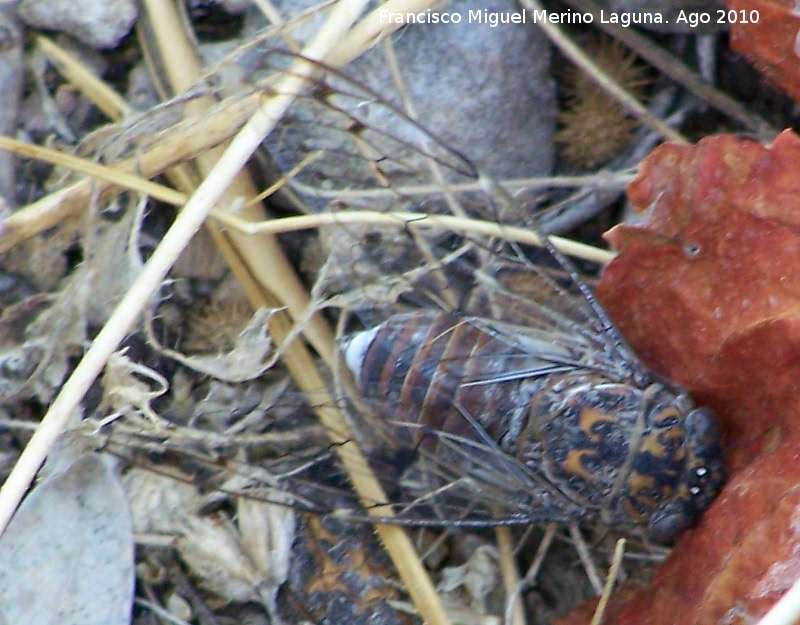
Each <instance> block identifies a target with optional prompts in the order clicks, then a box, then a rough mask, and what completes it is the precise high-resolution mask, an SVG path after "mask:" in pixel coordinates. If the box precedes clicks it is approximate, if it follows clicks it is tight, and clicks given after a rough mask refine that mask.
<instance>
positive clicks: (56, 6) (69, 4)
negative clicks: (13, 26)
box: [17, 0, 137, 48]
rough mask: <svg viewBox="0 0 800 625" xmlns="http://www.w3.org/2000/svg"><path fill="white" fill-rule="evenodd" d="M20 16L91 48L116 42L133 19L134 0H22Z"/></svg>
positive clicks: (27, 21)
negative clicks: (73, 38)
mask: <svg viewBox="0 0 800 625" xmlns="http://www.w3.org/2000/svg"><path fill="white" fill-rule="evenodd" d="M17 12H18V15H19V17H20V19H21V20H22V21H23V22H25V23H26V24H29V25H30V26H35V27H36V28H44V29H46V30H54V31H57V32H62V33H66V34H68V35H71V36H73V37H75V38H76V39H78V40H79V41H82V42H84V43H86V44H88V45H90V46H92V47H95V48H112V47H114V46H116V45H117V44H118V43H119V41H120V39H122V38H123V37H124V36H125V35H126V34H127V33H128V32H129V31H130V29H131V27H132V26H133V23H134V22H135V21H136V16H137V9H136V2H135V1H134V0H22V1H21V2H20V3H19V5H18V7H17Z"/></svg>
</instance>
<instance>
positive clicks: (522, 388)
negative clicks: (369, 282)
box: [344, 310, 723, 542]
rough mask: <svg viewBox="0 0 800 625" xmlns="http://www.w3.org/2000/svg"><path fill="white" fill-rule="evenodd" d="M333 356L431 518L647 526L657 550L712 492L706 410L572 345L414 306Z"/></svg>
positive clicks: (717, 462)
mask: <svg viewBox="0 0 800 625" xmlns="http://www.w3.org/2000/svg"><path fill="white" fill-rule="evenodd" d="M553 338H556V339H557V338H558V337H553ZM344 354H345V359H346V361H347V364H348V367H349V368H350V370H351V371H352V372H353V374H354V376H355V378H356V384H357V387H358V391H359V393H360V394H361V396H362V397H363V398H364V401H365V403H366V404H367V406H368V407H369V410H370V411H372V412H373V413H375V415H376V416H378V417H380V418H381V419H382V420H383V424H384V425H383V426H382V427H383V428H384V431H383V432H382V433H380V434H381V435H385V434H387V433H388V440H391V441H392V442H393V444H394V445H395V446H397V447H404V448H412V449H414V450H416V452H417V453H416V456H415V458H414V459H413V460H411V461H410V465H409V466H410V467H412V468H413V474H414V479H413V480H408V479H406V480H404V486H405V487H406V488H410V489H411V490H412V491H415V492H414V497H415V498H416V500H418V501H424V502H426V503H427V504H431V507H432V508H433V509H435V510H437V513H438V514H442V513H443V512H442V511H443V510H445V511H446V510H450V511H451V512H450V513H449V514H453V513H455V511H457V510H462V511H463V510H465V507H464V506H470V503H469V501H468V500H469V499H470V493H472V496H473V499H474V496H475V495H477V496H478V497H479V498H481V502H482V503H481V505H482V506H484V507H485V503H486V501H487V500H488V501H491V502H492V505H493V506H494V507H495V510H494V511H495V513H496V511H497V506H501V507H502V509H503V510H505V511H510V512H508V514H507V518H514V519H516V520H518V521H526V520H527V521H529V522H530V521H532V522H542V521H567V520H572V521H581V520H590V521H591V520H600V521H602V522H604V523H607V524H609V525H617V526H623V527H628V528H633V527H640V526H645V527H647V530H648V533H649V535H650V537H651V538H652V539H654V540H656V541H659V542H668V541H670V540H672V539H674V537H675V536H676V535H677V533H678V532H680V531H681V530H682V529H684V528H685V527H687V526H688V525H690V524H691V523H692V522H694V521H695V520H696V518H697V516H698V515H699V514H700V513H701V512H702V511H703V510H704V509H705V508H706V507H707V506H708V504H709V503H710V502H711V501H712V500H713V498H714V496H715V495H716V494H717V492H718V490H719V488H720V486H721V483H722V479H723V469H722V462H721V454H720V448H719V445H718V434H717V431H716V421H715V418H714V416H713V414H712V413H710V411H708V410H705V409H702V408H701V409H694V408H693V406H692V403H691V401H690V399H689V397H688V395H687V394H686V393H685V392H683V391H682V390H680V389H677V388H675V387H674V386H672V385H669V384H667V383H664V382H661V381H654V380H653V378H652V377H650V376H645V377H644V381H641V380H640V381H635V380H633V379H630V380H621V379H618V378H617V376H615V375H613V374H609V372H607V371H605V370H604V369H603V368H601V367H597V366H593V364H592V362H591V361H590V360H587V352H586V351H585V346H584V345H582V344H581V341H580V339H579V338H578V339H574V340H572V341H569V340H566V341H563V340H562V341H559V340H548V337H547V335H546V333H543V332H537V331H535V330H531V329H530V328H522V327H516V326H513V327H508V326H507V324H502V323H498V322H495V321H492V320H487V319H484V318H479V317H470V316H467V315H461V314H451V313H446V312H437V311H433V310H419V311H416V312H413V313H408V314H397V315H394V316H392V317H390V318H389V319H387V320H386V321H385V322H383V323H382V324H380V325H378V326H377V327H375V328H373V329H371V330H369V331H365V332H361V333H359V334H357V335H355V336H354V337H352V338H351V339H349V340H348V342H347V345H346V347H345V349H344ZM386 440H387V439H386V437H384V441H383V442H382V443H377V446H378V447H381V448H385V447H386V446H387V445H386ZM369 444H370V443H369V441H368V445H369ZM408 473H410V471H407V474H408ZM487 491H489V492H488V493H487ZM487 495H488V496H487ZM476 507H477V506H476V505H475V504H471V508H472V510H467V516H468V515H470V514H471V515H473V516H474V513H475V508H476ZM444 514H448V512H444ZM487 514H491V512H487Z"/></svg>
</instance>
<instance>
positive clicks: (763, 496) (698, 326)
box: [563, 131, 800, 625]
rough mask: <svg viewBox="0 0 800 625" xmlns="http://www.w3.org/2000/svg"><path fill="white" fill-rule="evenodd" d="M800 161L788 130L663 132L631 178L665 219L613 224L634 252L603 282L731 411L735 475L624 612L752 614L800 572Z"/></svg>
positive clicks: (625, 322) (648, 615)
mask: <svg viewBox="0 0 800 625" xmlns="http://www.w3.org/2000/svg"><path fill="white" fill-rule="evenodd" d="M799 165H800V138H799V137H798V136H797V135H795V134H793V133H791V132H788V131H787V132H784V133H782V134H781V135H780V136H778V137H777V138H776V140H775V141H774V143H773V144H772V145H771V146H769V147H764V146H761V145H759V144H757V143H754V142H751V141H745V140H742V139H738V138H736V137H732V136H719V137H712V138H709V139H705V140H703V141H701V142H700V143H698V144H697V145H696V146H682V145H664V146H661V147H660V148H658V149H656V150H655V151H654V152H653V154H652V155H651V156H650V157H649V158H648V159H647V160H646V161H645V162H644V163H642V165H641V167H640V173H639V176H638V178H637V179H636V181H634V183H633V184H632V185H631V187H630V189H629V197H630V199H631V201H632V202H633V203H634V204H635V205H636V206H637V207H639V208H640V209H642V210H644V209H647V208H652V211H653V212H652V216H651V219H650V222H649V223H648V224H647V225H646V226H643V227H631V226H618V227H616V228H615V229H614V230H612V231H611V232H610V233H609V234H608V239H609V240H610V241H611V242H612V243H613V244H614V245H615V246H616V247H618V248H619V249H620V252H621V253H620V256H619V257H618V258H617V259H616V260H615V261H613V262H612V263H611V264H610V265H609V267H608V268H607V270H606V273H605V275H604V276H603V279H602V280H601V283H600V285H599V288H598V295H599V297H600V298H601V300H602V301H603V304H604V305H605V306H606V307H607V308H608V310H609V312H610V313H611V315H612V317H613V318H614V320H615V321H616V322H617V323H618V325H619V326H620V328H621V329H622V331H623V333H624V334H625V336H626V337H627V338H628V339H629V341H630V342H631V343H632V345H633V347H634V349H636V350H637V351H638V353H639V354H640V355H641V356H642V358H643V359H644V360H645V361H646V362H647V363H648V364H650V365H652V366H654V367H656V368H657V369H659V370H660V371H662V372H664V373H666V374H667V375H669V376H670V377H671V378H673V379H675V380H677V381H678V382H680V383H681V384H683V385H685V386H686V387H687V388H688V389H689V390H690V391H692V392H693V394H694V395H695V397H696V398H697V399H698V400H699V402H700V403H702V404H706V405H709V406H711V407H712V408H714V410H716V411H717V413H718V415H719V416H720V420H721V422H722V428H723V436H724V441H725V446H726V451H727V460H728V467H729V470H730V474H731V477H730V481H729V484H728V485H727V486H726V488H725V490H724V491H723V493H722V495H721V496H720V497H719V499H718V500H717V501H716V502H715V503H714V504H713V505H712V506H711V508H710V509H709V510H708V511H707V513H706V514H705V515H704V518H703V520H702V522H701V523H700V525H699V526H698V527H697V528H695V529H692V530H689V531H688V532H686V533H685V534H684V535H683V536H682V538H681V540H680V542H679V544H678V545H677V546H676V548H675V550H674V552H673V554H672V556H671V557H670V559H669V560H668V561H667V563H666V564H665V565H664V567H663V568H662V569H661V570H660V572H659V573H658V574H657V575H656V577H655V579H654V580H653V582H652V583H651V585H650V586H649V587H648V588H646V589H644V590H642V591H641V592H631V591H628V592H630V596H631V598H630V600H629V601H628V602H619V601H618V602H615V606H612V610H611V613H610V614H609V615H608V617H607V618H608V619H609V620H608V622H617V623H641V622H644V621H646V622H648V623H652V624H659V623H664V624H665V625H666V624H667V623H669V624H670V625H673V624H678V623H697V624H701V623H718V622H723V621H724V622H726V623H745V622H752V621H753V620H755V619H757V618H758V617H759V616H761V615H763V614H764V613H765V612H766V611H767V609H769V607H770V606H771V605H772V604H773V603H774V601H775V600H776V599H777V598H779V597H780V595H781V594H782V593H783V592H784V591H785V590H786V589H787V588H788V586H789V584H791V582H793V581H794V580H795V579H796V578H797V577H798V574H800V535H798V531H797V528H798V519H800V489H799V488H798V487H797V484H798V483H800V466H798V465H797V462H796V458H797V455H798V453H800V434H798V432H797V428H796V426H795V424H796V422H797V418H798V415H800V385H798V383H797V380H800V213H798V212H797V206H798V205H800V179H798V177H797V175H796V172H797V171H798V166H799ZM676 606H680V609H679V610H677V609H676ZM563 622H564V623H574V622H583V621H582V620H578V619H577V618H576V619H573V620H569V619H568V620H565V621H563Z"/></svg>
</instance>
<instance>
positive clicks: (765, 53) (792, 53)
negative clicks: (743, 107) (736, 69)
mask: <svg viewBox="0 0 800 625" xmlns="http://www.w3.org/2000/svg"><path fill="white" fill-rule="evenodd" d="M727 5H728V8H729V9H731V11H732V12H735V16H736V19H735V20H731V19H729V20H728V21H729V23H730V25H731V37H730V42H731V48H732V49H733V50H735V51H736V52H739V53H740V54H743V55H744V56H745V57H747V59H748V60H749V61H750V63H752V64H753V66H754V67H755V68H756V69H757V70H758V71H759V72H760V73H761V74H762V75H763V76H765V77H766V78H767V79H768V80H770V81H771V82H772V83H773V84H775V85H776V86H777V87H779V88H781V89H783V90H784V91H785V92H786V93H788V94H789V95H790V96H792V97H793V98H794V100H795V102H798V101H800V64H798V58H797V43H796V41H797V34H798V31H800V15H798V14H797V12H796V8H795V4H794V3H793V2H787V1H786V0H781V1H776V0H727Z"/></svg>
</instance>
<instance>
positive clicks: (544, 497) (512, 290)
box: [108, 51, 641, 525]
mask: <svg viewBox="0 0 800 625" xmlns="http://www.w3.org/2000/svg"><path fill="white" fill-rule="evenodd" d="M294 58H295V57H294V56H293V55H291V54H289V53H286V52H282V51H271V52H269V53H267V54H266V55H265V56H264V57H263V59H262V61H261V71H262V72H263V77H262V78H260V80H259V86H260V88H263V89H264V90H266V91H270V90H271V89H274V84H275V81H274V80H272V76H273V75H274V73H275V72H279V71H285V70H286V68H287V67H289V65H290V62H291V61H292V60H293V59H294ZM265 148H266V150H267V151H268V153H269V155H270V156H271V158H272V160H273V161H274V162H275V164H276V165H277V167H278V169H279V171H280V172H282V173H281V175H280V179H279V180H277V181H272V182H278V183H279V184H278V186H280V187H281V197H280V198H276V201H277V202H278V203H279V204H280V205H282V206H285V205H286V204H287V203H288V204H289V205H290V206H292V207H294V208H296V209H299V210H301V211H304V212H308V213H321V212H331V211H333V212H335V213H336V214H344V213H345V212H346V211H353V210H361V211H364V210H369V211H380V212H384V213H405V214H408V213H414V214H416V215H417V218H415V219H416V221H418V222H419V223H415V220H411V221H409V220H408V219H405V218H404V219H401V218H398V219H397V222H396V225H385V224H381V225H375V224H370V223H368V222H365V223H360V224H359V223H355V224H354V223H347V224H345V223H343V221H344V220H343V221H342V223H335V225H333V226H331V227H326V228H324V229H322V230H321V232H320V234H319V239H318V240H317V241H314V242H313V246H312V247H314V249H316V250H317V257H321V258H322V261H321V262H318V263H317V265H316V266H315V267H313V268H312V269H311V270H310V273H311V274H312V275H313V276H314V284H313V290H312V294H313V297H314V301H315V302H316V306H317V307H318V308H319V309H320V310H324V311H326V312H328V313H330V314H332V315H335V316H336V318H337V321H338V327H339V344H340V347H341V349H342V350H343V352H347V350H348V346H350V345H352V343H353V341H354V338H355V337H358V336H360V335H363V333H365V332H367V333H369V332H380V333H381V336H382V334H383V330H385V329H386V328H389V326H392V327H394V326H397V327H398V330H397V332H396V333H395V336H394V339H391V340H390V339H386V345H387V347H386V351H387V352H392V351H393V350H395V347H397V349H399V350H400V351H401V352H403V353H405V354H407V356H404V360H403V359H400V358H398V359H397V362H398V363H400V362H401V361H402V363H407V365H408V366H407V367H405V364H404V365H403V366H404V367H405V369H404V370H402V371H395V372H394V373H392V374H391V375H395V376H397V379H398V381H399V382H398V383H399V386H398V387H397V388H398V389H402V390H398V391H397V392H398V393H401V392H409V393H411V395H413V394H414V392H415V390H414V389H415V388H416V389H417V390H419V391H420V392H422V391H425V392H426V393H427V392H429V391H430V389H435V394H436V397H435V398H434V399H435V401H433V400H432V399H431V398H430V397H427V398H425V399H424V400H423V401H422V402H418V403H417V404H414V403H408V402H407V403H406V404H404V405H406V406H412V407H413V406H414V405H417V406H420V410H421V411H427V412H430V413H436V414H435V416H433V417H431V418H423V417H422V416H421V415H420V414H403V413H398V412H397V411H396V410H394V409H393V407H392V403H393V402H392V401H391V398H388V400H387V397H382V398H376V397H374V396H369V395H364V394H363V393H360V392H359V390H358V388H357V387H358V384H356V385H355V390H353V388H354V385H353V384H352V382H349V381H347V380H342V379H340V380H339V383H338V385H337V387H338V390H337V391H333V392H329V393H327V394H326V399H325V400H324V401H331V400H330V399H329V398H330V397H336V398H338V399H336V400H334V401H335V402H336V403H337V405H338V407H339V408H342V409H345V410H347V411H348V412H349V413H350V414H351V415H352V417H353V418H352V421H353V424H354V425H355V429H356V434H355V435H356V437H357V438H358V439H359V443H360V444H361V445H362V446H363V447H364V449H365V452H366V454H367V456H368V458H369V461H370V464H371V465H372V467H373V469H374V470H375V472H376V473H377V475H378V476H379V477H380V479H381V481H382V484H383V486H384V490H385V491H386V493H387V496H388V499H389V500H388V501H375V502H372V503H370V502H363V501H361V502H359V501H358V500H357V499H356V497H355V496H353V495H352V494H351V493H350V491H349V490H348V485H347V477H346V475H345V474H344V471H343V470H342V468H341V467H340V464H339V460H338V457H337V454H336V449H335V448H334V447H333V446H332V444H331V443H330V442H329V440H330V439H329V437H327V436H326V435H325V433H324V432H320V431H319V429H320V428H319V427H318V426H315V425H314V422H313V419H312V417H310V415H309V410H308V406H307V404H306V403H304V402H301V400H300V399H299V397H296V396H292V395H290V394H287V395H286V396H285V397H283V398H282V401H281V402H279V404H276V405H271V406H261V407H259V408H258V409H257V411H260V414H261V415H262V417H261V418H259V419H258V422H259V426H258V429H257V430H256V431H251V432H249V433H248V434H247V435H238V434H237V435H235V436H227V437H223V436H222V435H221V433H219V432H213V433H209V432H205V431H203V430H202V429H201V428H199V427H197V426H194V425H193V426H192V427H191V428H188V427H175V428H173V429H171V430H169V431H166V432H165V431H163V430H159V429H158V428H156V429H155V430H151V431H146V430H147V428H141V427H140V429H139V431H136V432H131V431H123V429H118V431H117V432H116V434H115V436H113V437H112V438H111V441H110V442H109V443H108V447H109V448H113V450H114V451H115V453H119V454H120V455H129V454H131V453H134V454H135V453H138V452H141V453H144V454H145V455H146V456H147V458H148V460H147V462H149V463H150V464H151V465H153V466H154V467H155V468H157V469H159V470H162V471H166V472H173V471H177V473H178V474H179V475H183V476H186V477H192V478H197V477H198V476H200V475H203V474H204V473H205V472H206V471H208V467H216V468H217V469H218V470H217V471H211V472H210V474H209V478H208V480H207V483H208V485H209V486H210V487H213V488H215V489H218V490H221V491H227V492H236V493H240V494H247V495H250V496H257V497H259V498H263V499H268V500H270V501H276V502H278V503H286V504H290V505H294V506H297V507H299V508H301V509H304V510H309V511H313V512H321V513H330V512H331V511H334V510H336V511H338V513H339V514H344V515H346V516H349V517H352V518H364V516H365V515H364V512H363V510H364V506H366V507H369V506H370V505H375V506H380V505H385V504H386V503H391V504H392V505H393V506H394V510H395V513H396V517H393V518H392V519H391V521H392V522H399V523H411V524H416V525H442V524H448V525H449V524H456V525H491V524H496V523H530V522H546V521H561V522H567V521H574V520H580V519H582V518H584V517H586V516H587V515H590V512H587V511H586V509H585V507H584V506H583V505H582V502H580V501H575V500H573V499H571V498H570V496H569V495H568V494H566V493H567V491H566V489H564V488H562V487H561V485H559V484H557V483H555V482H554V481H553V480H552V478H551V476H550V475H549V474H548V472H547V471H546V470H545V469H544V468H541V469H539V468H537V463H536V454H544V453H545V452H544V451H542V450H537V449H536V448H533V449H528V450H527V451H526V461H525V462H522V461H521V460H520V459H519V458H518V457H517V455H515V449H516V447H517V442H516V441H515V436H519V434H520V432H519V430H520V426H519V423H520V421H521V420H522V419H523V418H524V414H525V412H526V411H527V410H528V407H529V403H530V399H531V396H532V394H534V393H536V392H537V390H539V389H541V388H543V385H546V384H547V383H548V381H549V379H550V377H551V376H553V375H554V374H556V373H565V372H578V373H580V374H585V375H586V376H588V379H590V378H591V376H592V375H594V374H598V373H599V374H602V375H603V376H604V379H618V380H623V379H626V378H629V377H630V376H631V375H632V374H633V373H634V372H636V371H638V370H639V369H640V368H641V366H640V365H639V363H638V361H637V360H636V359H635V356H633V355H632V354H631V353H630V352H629V350H627V348H625V346H624V343H623V342H622V340H621V339H620V338H619V336H618V335H617V334H616V331H615V330H614V329H613V327H611V326H610V323H609V322H608V320H607V319H606V318H605V316H604V313H603V312H602V309H600V307H599V305H598V304H597V303H596V302H595V301H594V300H593V299H592V297H591V295H590V293H589V291H588V288H587V287H586V286H585V285H584V284H583V283H581V282H580V280H579V279H578V278H577V276H576V273H575V270H574V269H573V268H572V266H571V265H570V264H569V263H568V262H567V261H566V260H565V259H564V258H563V257H562V256H561V255H560V254H558V253H557V252H555V250H553V248H552V247H550V246H547V247H545V248H536V249H529V248H525V247H523V246H521V245H519V244H517V243H515V242H513V241H508V240H506V239H504V238H501V237H486V236H479V235H476V234H472V233H471V232H470V230H469V228H466V227H465V228H460V229H456V230H453V229H443V228H435V229H434V228H427V227H419V226H420V224H421V223H422V222H424V221H425V215H449V216H453V217H460V218H468V219H482V220H487V221H491V222H492V223H495V224H504V225H516V226H519V225H525V226H527V227H529V228H532V229H534V230H535V229H536V223H537V216H536V214H530V215H526V214H524V213H522V212H520V210H519V207H517V206H515V205H514V203H513V202H511V201H509V199H508V198H507V197H505V195H504V194H503V193H502V191H501V189H500V188H499V187H498V186H497V185H493V184H487V183H486V181H485V179H483V178H482V176H481V174H480V172H479V170H478V169H477V168H476V167H475V166H474V165H473V164H472V163H471V162H470V161H469V160H468V159H467V158H466V157H464V156H463V155H461V154H460V153H458V152H456V151H454V150H452V149H451V148H449V147H448V146H447V145H445V144H444V143H443V142H442V141H440V140H438V139H437V138H436V137H435V136H434V135H433V134H432V133H430V132H428V131H426V130H425V129H424V127H423V126H422V125H420V124H418V123H417V122H415V121H414V120H413V119H411V117H410V116H408V115H406V114H405V113H404V112H403V111H402V110H400V109H399V108H398V107H396V106H395V105H393V104H392V103H390V102H388V101H386V100H385V99H383V98H382V97H380V96H379V95H378V94H376V93H374V92H372V91H371V90H369V89H368V88H366V87H365V86H363V85H361V84H359V83H358V82H356V81H354V80H352V79H350V78H348V77H347V76H346V75H344V74H343V73H341V72H338V71H336V70H331V69H330V68H326V67H324V66H322V65H319V66H318V73H317V76H316V77H315V78H314V80H313V84H312V85H311V87H310V88H309V89H308V91H307V92H306V93H305V95H304V96H303V97H301V98H300V99H299V100H298V101H297V102H296V103H295V105H294V106H293V108H292V109H291V110H290V112H289V114H288V115H287V116H286V117H285V118H284V119H283V121H282V122H281V126H280V128H279V129H278V130H277V131H276V132H274V133H273V134H272V135H271V136H270V137H269V138H268V140H267V141H266V143H265ZM334 221H335V220H334ZM312 264H313V263H312ZM404 323H405V324H406V325H405V326H404V325H403V324H404ZM432 323H433V324H439V325H438V326H435V327H437V328H439V329H438V330H437V332H436V333H434V334H433V335H432V336H433V337H434V339H435V338H436V337H438V336H449V335H452V334H454V333H458V332H461V331H462V330H464V331H465V333H466V335H467V338H463V337H462V338H461V339H459V341H460V342H451V344H452V345H453V346H454V347H452V351H450V352H448V353H447V358H446V360H445V361H443V359H442V357H441V354H439V353H433V351H435V350H433V351H432V350H431V349H428V351H431V353H429V354H428V353H425V349H427V348H430V346H431V345H433V344H435V340H434V339H426V342H422V343H420V342H419V341H417V342H414V340H410V339H409V338H408V334H409V332H411V331H410V330H408V331H407V330H406V327H418V326H419V327H422V326H424V328H423V330H421V332H422V331H424V332H428V333H430V328H431V324H432ZM426 324H427V325H426ZM378 329H381V330H378ZM412 333H413V332H412ZM426 336H427V335H426ZM381 340H383V338H382V339H381ZM392 341H395V342H392ZM412 352H413V354H412ZM408 354H411V355H410V356H408ZM350 355H351V356H352V354H350ZM344 356H345V360H346V358H347V354H344ZM364 366H365V365H364ZM356 368H358V366H357V367H356ZM351 369H352V367H351ZM395 369H397V367H395ZM377 370H380V371H385V370H387V369H386V368H385V367H384V368H383V369H377V368H376V371H377ZM387 375H388V374H387ZM408 376H412V378H413V376H422V377H424V376H428V378H430V379H432V380H433V383H431V380H430V379H429V380H428V381H427V382H425V383H424V384H423V383H422V382H421V383H420V384H419V385H418V386H415V384H414V383H413V380H412V382H411V383H409V382H408V381H409V379H412V378H409V377H408ZM386 388H389V389H390V390H391V388H393V387H391V385H389V386H387V387H386ZM341 389H348V390H347V392H341ZM405 389H411V390H410V391H406V390H405ZM430 392H433V391H430ZM429 400H430V401H429ZM477 406H481V407H480V408H478V407H477ZM390 408H391V409H390ZM543 460H544V459H543ZM140 461H141V459H140ZM543 465H544V462H542V466H543Z"/></svg>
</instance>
